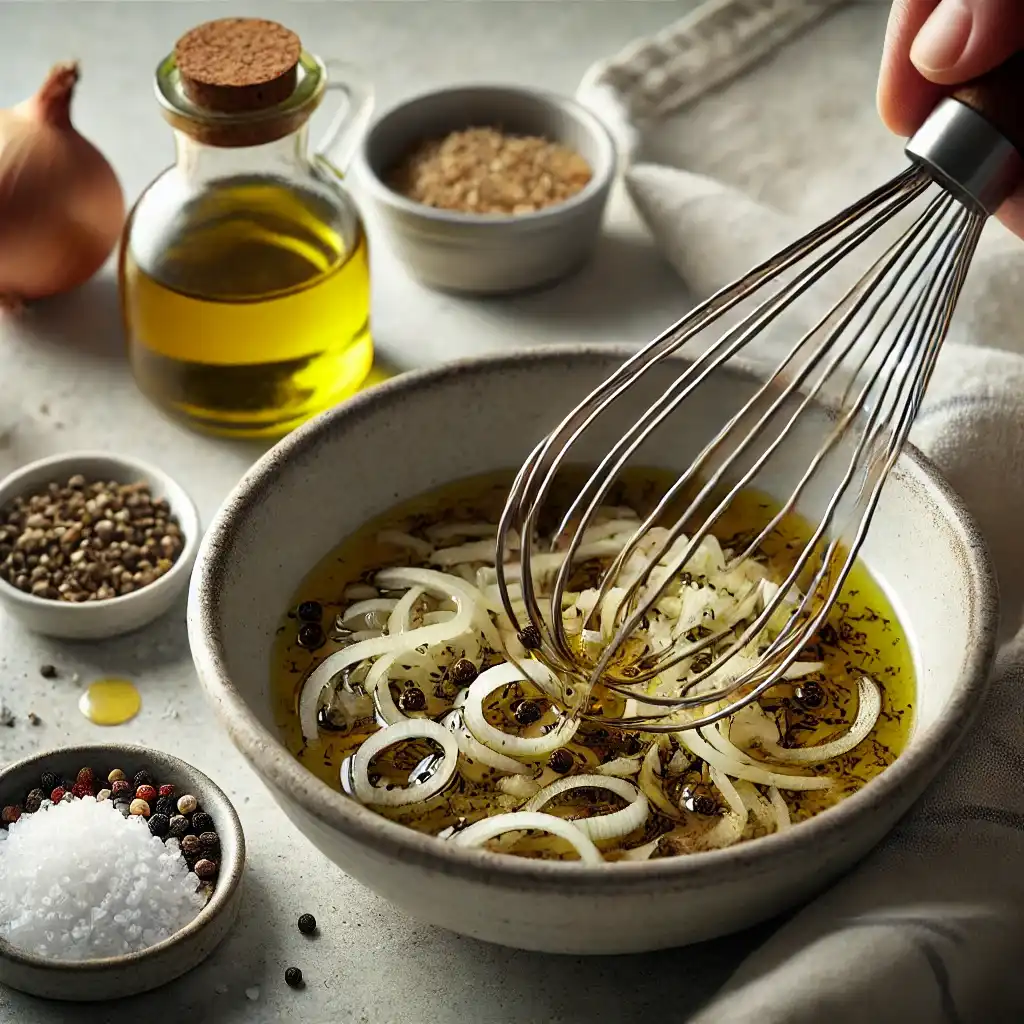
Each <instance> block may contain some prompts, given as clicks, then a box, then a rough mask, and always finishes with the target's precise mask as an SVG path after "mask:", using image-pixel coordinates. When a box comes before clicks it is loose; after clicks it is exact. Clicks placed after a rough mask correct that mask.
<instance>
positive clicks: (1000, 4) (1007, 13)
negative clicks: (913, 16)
mask: <svg viewBox="0 0 1024 1024" xmlns="http://www.w3.org/2000/svg"><path fill="white" fill-rule="evenodd" d="M1021 49H1024V3H1021V0H941V3H940V4H939V5H938V7H936V8H935V10H934V11H932V13H931V15H930V16H929V18H928V20H927V21H926V22H925V23H924V25H923V26H922V27H921V30H920V31H919V32H918V34H917V37H916V38H915V40H914V43H913V46H912V47H911V49H910V59H911V60H912V61H913V63H914V65H915V66H916V67H917V70H918V71H920V72H921V74H922V75H924V77H925V78H927V79H929V80H930V81H932V82H937V83H939V84H940V85H959V84H960V83H961V82H966V81H969V80H970V79H972V78H976V77H977V76H978V75H983V74H984V73H985V72H986V71H991V70H992V68H994V67H997V66H998V65H1000V64H1002V63H1003V61H1005V60H1006V59H1007V58H1009V57H1011V56H1012V55H1013V54H1014V53H1016V52H1017V51H1018V50H1021Z"/></svg>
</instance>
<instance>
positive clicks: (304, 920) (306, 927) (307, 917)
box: [299, 914, 316, 935]
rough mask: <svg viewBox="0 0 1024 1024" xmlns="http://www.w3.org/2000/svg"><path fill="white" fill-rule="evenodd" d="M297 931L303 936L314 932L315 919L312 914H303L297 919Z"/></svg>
mask: <svg viewBox="0 0 1024 1024" xmlns="http://www.w3.org/2000/svg"><path fill="white" fill-rule="evenodd" d="M299 931H300V932H302V934H303V935H312V934H313V932H315V931H316V918H315V917H314V916H313V915H312V914H303V915H302V916H301V917H300V918H299Z"/></svg>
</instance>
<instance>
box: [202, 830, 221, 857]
mask: <svg viewBox="0 0 1024 1024" xmlns="http://www.w3.org/2000/svg"><path fill="white" fill-rule="evenodd" d="M199 850H200V852H201V853H202V855H203V856H204V857H216V856H217V854H218V853H220V837H219V836H218V835H217V833H216V832H201V833H200V835H199Z"/></svg>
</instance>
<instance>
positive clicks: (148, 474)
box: [0, 450, 202, 617]
mask: <svg viewBox="0 0 1024 1024" xmlns="http://www.w3.org/2000/svg"><path fill="white" fill-rule="evenodd" d="M86 460H95V461H96V462H106V463H109V464H110V465H111V466H120V467H121V468H122V469H125V470H127V471H128V472H129V473H132V474H134V475H135V476H136V477H137V479H139V480H145V481H146V482H147V483H149V484H150V485H155V487H156V489H157V490H158V491H162V492H163V493H164V494H165V496H166V497H167V503H168V505H169V506H170V509H171V512H172V514H173V515H174V516H175V517H176V518H177V520H178V525H179V526H180V527H181V532H182V534H183V535H184V538H185V543H184V545H183V546H182V549H181V554H180V555H178V559H177V561H176V562H175V563H174V565H172V566H171V567H170V569H168V570H167V572H165V573H164V574H163V576H160V577H158V578H157V579H155V580H154V581H153V582H152V583H149V584H147V585H146V586H145V587H140V588H139V589H138V590H134V591H132V592H131V593H130V594H120V595H118V596H117V597H108V598H106V599H105V600H103V601H83V602H81V603H78V602H75V601H57V600H54V599H53V598H48V597H36V596H35V595H34V594H26V593H24V591H21V590H19V589H18V588H17V587H15V586H13V585H12V584H10V583H8V582H7V581H6V580H5V579H2V578H0V599H3V600H5V601H10V602H11V603H13V604H19V605H22V606H23V607H25V608H30V609H32V610H33V611H37V612H41V613H42V612H45V613H47V614H53V613H58V614H77V615H79V616H80V617H85V616H87V615H93V616H98V615H104V616H106V615H109V614H110V611H111V609H114V610H116V611H122V610H125V609H126V608H127V606H128V605H129V604H131V603H132V602H133V601H138V600H139V599H140V598H143V597H144V596H152V595H153V593H154V592H155V591H156V590H166V589H168V587H171V586H178V587H180V586H182V585H183V584H184V580H181V579H180V577H181V575H182V574H183V573H188V572H191V569H192V563H193V561H194V560H195V556H196V551H197V550H198V548H199V541H200V534H201V532H202V530H201V528H200V522H199V512H198V511H197V509H196V506H195V503H194V502H193V501H192V499H191V498H190V497H189V494H188V492H187V491H186V490H185V488H184V487H182V486H181V484H179V483H178V482H177V480H175V479H174V478H173V477H171V476H170V475H168V474H167V473H165V472H164V471H163V470H162V469H157V468H156V466H152V465H150V464H149V463H148V462H143V461H141V460H140V459H135V458H132V457H130V456H127V455H112V454H111V453H110V452H103V451H93V450H88V451H74V452H64V453H61V454H58V455H48V456H47V457H46V458H43V459H36V460H35V461H34V462H29V463H27V464H26V465H24V466H21V467H20V468H19V469H16V470H15V471H14V472H13V473H10V474H8V475H7V476H5V477H4V478H3V479H2V480H0V508H3V507H4V506H5V505H6V504H7V503H8V502H9V501H11V500H12V499H13V498H17V497H20V496H22V495H24V494H25V493H27V491H28V489H29V488H28V485H26V486H20V485H21V484H22V481H24V480H26V479H27V478H28V477H30V476H35V475H36V474H37V473H38V472H39V471H41V470H44V469H52V470H53V472H54V480H55V481H56V480H57V479H58V478H59V476H60V475H61V474H60V470H61V469H63V470H64V471H65V472H68V473H69V474H70V475H72V476H73V475H74V471H75V467H76V465H81V463H82V462H84V461H86ZM32 486H35V485H32ZM58 609H59V612H58V611H57V610H58ZM68 609H74V612H69V611H67V610H68Z"/></svg>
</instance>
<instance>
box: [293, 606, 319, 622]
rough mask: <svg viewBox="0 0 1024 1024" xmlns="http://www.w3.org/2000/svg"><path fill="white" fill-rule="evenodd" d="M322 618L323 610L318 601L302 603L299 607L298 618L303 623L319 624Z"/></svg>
mask: <svg viewBox="0 0 1024 1024" xmlns="http://www.w3.org/2000/svg"><path fill="white" fill-rule="evenodd" d="M323 617H324V610H323V608H322V607H321V606H320V602H319V601H303V602H302V604H300V605H299V618H300V619H301V620H302V621H303V622H319V621H320V620H321V619H322V618H323Z"/></svg>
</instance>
